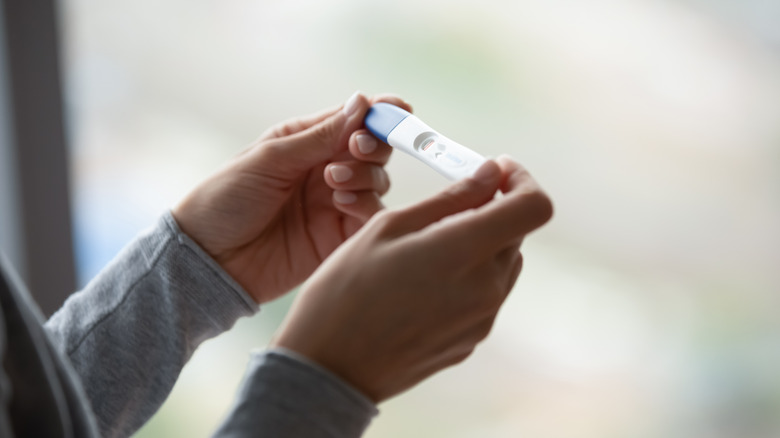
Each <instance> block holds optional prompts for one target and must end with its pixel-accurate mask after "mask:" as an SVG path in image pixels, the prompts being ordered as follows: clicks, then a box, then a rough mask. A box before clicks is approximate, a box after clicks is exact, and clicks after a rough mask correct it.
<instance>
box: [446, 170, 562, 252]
mask: <svg viewBox="0 0 780 438" xmlns="http://www.w3.org/2000/svg"><path fill="white" fill-rule="evenodd" d="M496 161H497V162H498V164H499V166H501V168H502V170H503V171H504V175H505V179H504V182H503V183H502V185H501V188H502V191H504V193H505V195H504V196H503V197H499V198H496V199H495V200H494V201H493V202H491V203H489V204H487V205H485V206H484V207H482V208H480V209H478V210H475V211H474V214H471V215H468V216H465V217H463V218H461V220H459V221H457V222H456V221H453V222H451V223H450V224H448V226H449V230H448V232H446V233H443V234H444V236H443V238H444V239H446V240H447V241H449V242H451V244H452V245H454V246H460V247H470V248H471V249H472V251H473V252H474V253H475V254H478V253H481V254H482V255H483V256H485V255H488V254H495V253H496V252H497V251H500V250H501V249H502V248H505V247H507V246H508V245H511V244H513V243H517V242H519V240H520V239H522V238H523V237H524V236H525V235H526V234H528V233H530V232H531V231H533V230H535V229H536V228H539V227H540V226H542V225H543V224H544V223H545V222H547V221H548V220H549V219H550V218H551V217H552V203H551V202H550V198H548V197H547V195H546V194H545V193H544V192H543V191H542V190H541V188H540V187H539V185H538V184H537V183H536V181H534V179H533V178H531V176H530V175H529V174H528V172H527V171H526V170H525V169H523V168H522V166H520V165H519V164H517V163H516V162H515V161H514V160H512V159H511V158H509V157H499V158H498V159H497V160H496ZM463 230H469V232H468V233H464V232H463Z"/></svg>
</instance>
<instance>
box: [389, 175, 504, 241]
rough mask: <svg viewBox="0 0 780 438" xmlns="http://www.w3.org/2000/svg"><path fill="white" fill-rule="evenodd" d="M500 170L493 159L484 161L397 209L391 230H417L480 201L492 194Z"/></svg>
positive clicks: (498, 180) (487, 199)
mask: <svg viewBox="0 0 780 438" xmlns="http://www.w3.org/2000/svg"><path fill="white" fill-rule="evenodd" d="M502 179H503V174H502V172H501V168H500V167H499V166H498V164H496V162H495V161H493V160H488V161H486V162H485V163H484V164H483V165H482V166H480V168H479V169H477V171H476V172H475V173H474V175H473V176H472V177H470V178H466V179H463V180H461V181H458V182H456V183H455V184H452V185H451V186H449V187H447V188H446V189H445V190H444V191H443V192H441V193H439V194H437V195H436V196H434V197H432V198H429V199H426V200H425V201H422V202H420V203H417V204H415V205H412V206H410V207H407V208H404V209H401V210H399V211H398V212H397V214H398V216H400V220H399V221H398V222H397V224H398V226H397V227H394V230H393V232H398V233H399V234H406V233H411V232H414V231H418V230H420V229H422V228H425V227H427V226H428V225H430V224H432V223H434V222H437V221H439V220H441V219H444V218H445V217H447V216H451V215H453V214H456V213H460V212H462V211H466V210H469V209H472V208H477V207H479V206H482V205H484V204H485V203H487V202H488V201H490V200H491V199H493V196H494V195H495V193H496V191H497V190H498V188H499V187H500V185H501V180H502Z"/></svg>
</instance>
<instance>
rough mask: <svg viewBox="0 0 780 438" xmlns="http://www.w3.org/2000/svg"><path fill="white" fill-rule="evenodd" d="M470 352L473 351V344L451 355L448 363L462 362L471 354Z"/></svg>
mask: <svg viewBox="0 0 780 438" xmlns="http://www.w3.org/2000/svg"><path fill="white" fill-rule="evenodd" d="M472 353H474V346H470V347H468V348H467V349H466V350H465V351H462V352H460V353H458V354H455V355H453V356H452V358H451V359H450V361H449V365H457V364H459V363H462V362H463V361H465V360H466V359H468V358H469V356H471V355H472Z"/></svg>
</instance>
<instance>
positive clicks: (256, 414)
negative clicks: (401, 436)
mask: <svg viewBox="0 0 780 438" xmlns="http://www.w3.org/2000/svg"><path fill="white" fill-rule="evenodd" d="M377 413H378V412H377V409H376V408H375V407H374V404H373V403H372V402H371V401H370V400H368V399H367V398H366V397H365V396H363V395H362V394H361V393H359V392H357V391H356V390H355V389H353V388H352V387H351V386H349V385H347V384H346V383H344V381H343V380H341V379H339V378H338V377H336V376H335V375H333V374H332V373H330V372H329V371H327V370H326V369H324V368H322V367H320V366H318V365H316V364H314V363H312V362H311V361H309V360H307V359H305V358H303V357H300V356H298V355H296V354H295V353H293V352H290V351H288V350H284V349H275V350H271V351H268V352H264V353H257V354H254V355H253V356H252V358H251V360H250V362H249V367H248V370H247V373H246V376H245V377H244V382H243V383H242V385H241V388H240V389H239V394H238V397H237V398H236V403H235V405H234V406H233V408H232V409H231V411H230V413H229V414H228V416H227V418H226V419H225V421H224V423H223V424H222V426H221V427H220V428H219V429H218V430H217V432H216V433H215V434H214V436H215V437H217V438H243V437H256V436H269V437H270V436H273V437H284V438H357V437H360V436H361V435H362V434H363V432H364V431H365V429H366V427H368V424H369V423H370V422H371V419H372V418H373V417H374V416H376V414H377Z"/></svg>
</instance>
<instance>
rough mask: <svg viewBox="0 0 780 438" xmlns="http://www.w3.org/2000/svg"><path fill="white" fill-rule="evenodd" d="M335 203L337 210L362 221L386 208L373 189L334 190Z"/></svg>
mask: <svg viewBox="0 0 780 438" xmlns="http://www.w3.org/2000/svg"><path fill="white" fill-rule="evenodd" d="M333 205H334V207H336V209H337V210H339V211H341V212H342V213H344V214H346V215H349V216H352V217H354V218H357V219H359V220H360V221H361V222H362V223H365V222H366V221H367V220H369V219H370V218H371V216H373V215H374V214H376V212H378V211H379V210H381V209H383V208H384V205H383V204H382V201H381V200H380V199H379V195H378V194H377V193H376V192H372V191H361V192H349V191H344V190H335V191H334V192H333Z"/></svg>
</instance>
